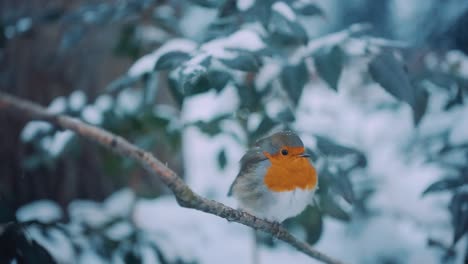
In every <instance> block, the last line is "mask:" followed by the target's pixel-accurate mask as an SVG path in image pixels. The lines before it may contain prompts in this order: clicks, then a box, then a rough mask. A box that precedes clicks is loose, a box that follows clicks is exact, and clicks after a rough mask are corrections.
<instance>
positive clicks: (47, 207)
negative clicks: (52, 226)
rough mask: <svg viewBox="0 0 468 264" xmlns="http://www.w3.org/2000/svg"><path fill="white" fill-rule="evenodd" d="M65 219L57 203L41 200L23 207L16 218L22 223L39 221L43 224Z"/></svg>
mask: <svg viewBox="0 0 468 264" xmlns="http://www.w3.org/2000/svg"><path fill="white" fill-rule="evenodd" d="M62 217H63V212H62V209H60V207H59V206H58V204H56V203H55V202H52V201H48V200H39V201H35V202H32V203H29V204H27V205H24V206H22V207H21V208H19V209H18V210H17V211H16V218H17V219H18V220H19V221H21V222H25V221H32V220H37V221H40V222H43V223H50V222H54V221H59V220H60V219H62Z"/></svg>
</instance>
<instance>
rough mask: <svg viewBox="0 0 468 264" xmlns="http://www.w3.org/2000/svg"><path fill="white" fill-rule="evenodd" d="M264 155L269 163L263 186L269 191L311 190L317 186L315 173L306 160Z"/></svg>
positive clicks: (294, 157)
mask: <svg viewBox="0 0 468 264" xmlns="http://www.w3.org/2000/svg"><path fill="white" fill-rule="evenodd" d="M265 155H266V156H267V157H268V159H269V160H270V162H271V166H270V168H268V170H267V172H266V175H265V178H264V182H265V185H266V186H267V187H268V188H269V189H270V190H272V191H275V192H285V191H293V190H295V189H296V188H300V189H303V190H311V189H313V188H314V187H315V186H316V185H317V172H316V170H315V168H314V167H313V166H312V164H311V163H310V162H309V160H308V159H306V158H303V157H299V156H292V157H287V158H282V157H275V156H270V155H267V154H265Z"/></svg>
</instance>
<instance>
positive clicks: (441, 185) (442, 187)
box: [422, 177, 463, 195]
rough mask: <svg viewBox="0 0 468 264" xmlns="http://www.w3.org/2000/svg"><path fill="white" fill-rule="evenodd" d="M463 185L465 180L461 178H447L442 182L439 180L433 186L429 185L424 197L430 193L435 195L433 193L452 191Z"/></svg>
mask: <svg viewBox="0 0 468 264" xmlns="http://www.w3.org/2000/svg"><path fill="white" fill-rule="evenodd" d="M462 185H463V179H461V178H460V177H451V178H445V179H442V180H438V181H436V182H434V183H432V184H431V185H429V186H428V187H427V188H426V190H424V192H423V193H422V195H426V194H428V193H433V192H440V191H446V190H451V189H454V188H457V187H460V186H462Z"/></svg>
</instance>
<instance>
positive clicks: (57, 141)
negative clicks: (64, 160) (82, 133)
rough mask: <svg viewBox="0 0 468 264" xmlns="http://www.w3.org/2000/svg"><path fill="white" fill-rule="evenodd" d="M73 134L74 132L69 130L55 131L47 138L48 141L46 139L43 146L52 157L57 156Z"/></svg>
mask: <svg viewBox="0 0 468 264" xmlns="http://www.w3.org/2000/svg"><path fill="white" fill-rule="evenodd" d="M74 135H75V133H74V132H71V131H69V130H66V131H59V132H56V133H55V134H54V135H53V136H52V137H48V138H47V139H50V141H48V143H47V144H46V145H47V146H44V149H45V150H47V151H48V152H49V153H50V155H52V156H53V157H58V156H60V154H62V152H63V150H64V149H65V147H66V145H67V144H68V142H70V140H71V139H72V138H73V137H74ZM43 140H44V139H43Z"/></svg>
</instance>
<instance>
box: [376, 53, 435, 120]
mask: <svg viewBox="0 0 468 264" xmlns="http://www.w3.org/2000/svg"><path fill="white" fill-rule="evenodd" d="M369 73H370V75H371V76H372V78H373V79H374V81H376V82H377V83H379V84H380V85H381V86H382V87H383V88H384V89H385V90H386V91H387V92H388V93H390V94H391V95H393V96H394V97H395V98H397V99H399V100H401V101H403V102H406V103H407V104H409V105H410V106H411V108H412V109H413V111H414V113H413V115H414V122H415V124H417V123H418V122H419V121H420V120H421V117H422V116H423V114H424V112H425V109H426V105H427V93H425V92H424V91H423V90H421V89H417V88H416V87H414V86H413V85H412V84H411V82H410V80H409V78H408V75H407V74H406V72H405V70H404V67H403V65H402V64H401V63H400V62H399V61H397V60H396V59H395V56H394V55H393V54H392V53H389V52H383V53H381V54H379V55H378V56H376V57H375V58H374V59H373V60H372V61H371V62H370V64H369Z"/></svg>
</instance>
